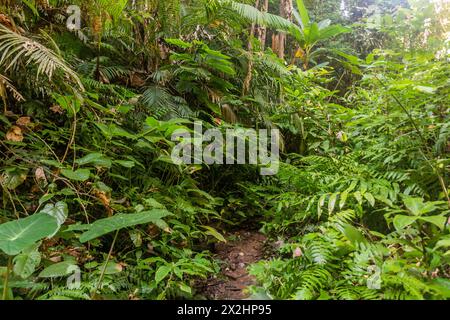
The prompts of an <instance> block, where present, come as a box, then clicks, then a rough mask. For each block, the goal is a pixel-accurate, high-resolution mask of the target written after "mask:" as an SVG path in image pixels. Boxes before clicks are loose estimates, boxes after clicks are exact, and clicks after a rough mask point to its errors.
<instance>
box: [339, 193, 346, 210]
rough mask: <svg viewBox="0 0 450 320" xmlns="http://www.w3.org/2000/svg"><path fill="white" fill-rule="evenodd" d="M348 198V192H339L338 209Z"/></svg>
mask: <svg viewBox="0 0 450 320" xmlns="http://www.w3.org/2000/svg"><path fill="white" fill-rule="evenodd" d="M347 198H348V192H347V191H344V192H342V193H341V197H340V200H339V209H342V208H343V207H344V206H345V202H346V201H347Z"/></svg>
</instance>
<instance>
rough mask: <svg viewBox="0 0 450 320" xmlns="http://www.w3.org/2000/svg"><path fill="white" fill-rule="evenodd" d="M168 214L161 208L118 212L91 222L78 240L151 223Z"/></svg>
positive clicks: (82, 240) (85, 239) (85, 240)
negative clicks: (125, 212) (124, 212)
mask: <svg viewBox="0 0 450 320" xmlns="http://www.w3.org/2000/svg"><path fill="white" fill-rule="evenodd" d="M169 215H171V213H170V212H169V211H167V210H162V209H154V210H150V211H144V212H140V213H133V214H123V213H119V214H116V215H115V216H112V217H110V218H105V219H101V220H97V221H95V222H94V223H92V224H91V225H90V227H89V230H88V231H86V232H85V233H83V234H82V235H81V237H80V241H81V242H82V243H84V242H87V241H90V240H93V239H96V238H98V237H101V236H103V235H105V234H108V233H110V232H113V231H116V230H120V229H123V228H128V227H132V226H135V225H139V224H147V223H153V222H155V221H156V220H159V219H162V218H164V217H166V216H169Z"/></svg>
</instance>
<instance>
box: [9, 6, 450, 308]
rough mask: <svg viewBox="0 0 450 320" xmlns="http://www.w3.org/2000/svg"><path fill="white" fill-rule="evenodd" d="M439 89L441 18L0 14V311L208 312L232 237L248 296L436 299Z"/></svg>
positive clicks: (295, 11) (444, 130) (205, 11)
mask: <svg viewBox="0 0 450 320" xmlns="http://www.w3.org/2000/svg"><path fill="white" fill-rule="evenodd" d="M78 18H79V19H78ZM78 22H80V25H79V28H78V26H77V23H78ZM449 79H450V1H448V0H429V1H428V0H304V1H303V0H294V1H293V0H270V1H269V0H240V2H238V1H232V0H164V1H162V0H133V1H127V0H115V1H106V0H90V1H81V0H0V97H1V99H0V105H1V112H0V186H1V193H2V195H1V198H0V204H1V205H0V294H1V297H2V299H8V300H9V299H26V300H29V299H39V300H46V299H86V300H87V299H133V300H144V299H205V298H208V297H207V296H205V294H204V292H203V291H202V289H201V287H202V285H201V284H202V283H205V282H206V283H208V281H211V279H215V278H217V277H221V275H220V272H221V271H220V270H221V267H222V266H223V261H221V260H220V259H218V258H217V256H216V254H215V248H217V245H218V244H220V243H225V242H227V243H228V242H232V241H234V240H233V237H232V236H231V235H232V232H234V231H236V230H245V231H247V230H248V231H251V232H260V233H262V234H263V235H264V236H265V237H266V240H265V252H264V257H262V258H261V259H259V261H254V263H251V264H250V265H248V266H245V267H246V269H248V272H249V274H250V275H251V276H253V277H254V279H255V282H254V284H252V285H250V286H249V287H248V288H247V289H246V292H247V293H248V296H250V298H254V299H298V300H315V299H337V300H341V299H350V300H359V299H361V300H366V299H387V300H397V299H431V300H436V299H448V298H449V297H450V279H449V277H450V266H449V262H450V220H449V215H450V198H449V190H450V180H449V178H450V176H449V174H450V140H449V138H450V114H449V110H450V109H449V108H450V80H449ZM194 121H202V123H203V127H204V129H208V128H217V129H220V130H221V131H222V132H225V131H226V130H227V129H233V128H255V129H256V128H258V129H261V128H269V129H279V130H280V136H279V138H280V141H281V152H280V164H279V165H280V167H279V171H278V173H277V174H276V175H273V176H263V175H261V174H260V170H259V169H260V165H250V164H248V165H226V164H223V165H220V164H213V165H208V164H206V163H202V164H192V165H189V164H177V163H174V161H173V160H172V158H171V152H172V150H173V148H174V147H175V145H176V142H174V141H172V139H171V136H172V133H173V132H175V130H179V129H183V130H186V131H192V130H193V123H194ZM243 254H244V253H243Z"/></svg>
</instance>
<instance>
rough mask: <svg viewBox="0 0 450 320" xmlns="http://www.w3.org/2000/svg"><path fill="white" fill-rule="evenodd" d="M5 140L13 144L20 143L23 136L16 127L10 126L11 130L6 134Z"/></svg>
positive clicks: (20, 130)
mask: <svg viewBox="0 0 450 320" xmlns="http://www.w3.org/2000/svg"><path fill="white" fill-rule="evenodd" d="M6 140H8V141H14V142H22V141H23V134H22V129H20V127H18V126H12V127H11V129H9V131H8V132H7V133H6Z"/></svg>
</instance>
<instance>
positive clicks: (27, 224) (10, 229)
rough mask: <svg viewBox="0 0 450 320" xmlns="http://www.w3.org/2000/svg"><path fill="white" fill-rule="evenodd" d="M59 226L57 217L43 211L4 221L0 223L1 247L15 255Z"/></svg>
mask: <svg viewBox="0 0 450 320" xmlns="http://www.w3.org/2000/svg"><path fill="white" fill-rule="evenodd" d="M58 228H59V227H58V223H57V221H56V219H55V218H53V217H51V216H49V215H48V214H43V213H38V214H34V215H32V216H30V217H27V218H23V219H19V220H15V221H10V222H7V223H3V224H1V225H0V249H1V250H2V251H3V252H5V253H6V254H7V255H11V256H14V255H16V254H18V253H20V252H21V251H22V250H24V249H26V248H28V247H30V246H31V245H33V244H34V243H35V242H36V241H39V240H41V239H43V238H46V237H48V236H50V235H51V234H54V233H55V231H56V230H58Z"/></svg>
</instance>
